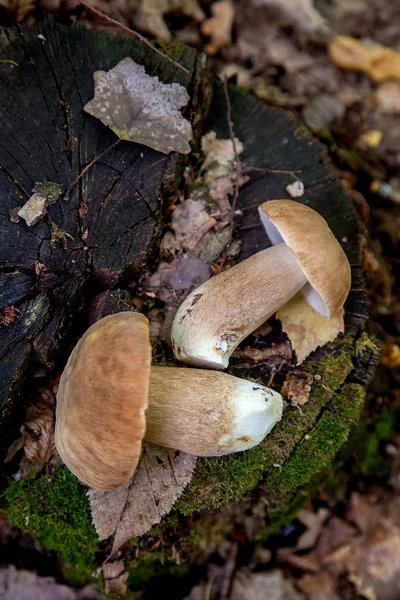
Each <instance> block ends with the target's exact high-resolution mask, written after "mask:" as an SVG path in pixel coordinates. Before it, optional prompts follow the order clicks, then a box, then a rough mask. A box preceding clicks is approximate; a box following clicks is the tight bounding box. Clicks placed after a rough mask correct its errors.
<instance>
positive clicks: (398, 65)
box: [328, 35, 400, 83]
mask: <svg viewBox="0 0 400 600" xmlns="http://www.w3.org/2000/svg"><path fill="white" fill-rule="evenodd" d="M328 50H329V55H330V58H331V60H332V61H333V62H334V64H335V65H336V66H337V67H340V68H342V69H347V70H350V71H362V72H364V73H366V75H368V77H369V78H370V79H372V81H375V82H376V83H381V82H383V81H388V80H390V79H400V53H399V52H396V51H395V50H392V49H391V48H387V47H386V46H382V45H380V44H370V43H363V42H362V41H360V40H356V39H354V38H352V37H348V36H344V35H338V36H335V37H334V38H332V40H331V41H330V43H329V46H328Z"/></svg>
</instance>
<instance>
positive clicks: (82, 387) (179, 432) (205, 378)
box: [55, 312, 283, 490]
mask: <svg viewBox="0 0 400 600" xmlns="http://www.w3.org/2000/svg"><path fill="white" fill-rule="evenodd" d="M150 362H151V346H150V341H149V330H148V321H147V319H146V318H145V317H144V316H143V315H141V314H139V313H131V312H123V313H118V314H116V315H111V316H109V317H105V318H104V319H101V320H100V321H98V322H97V323H95V324H94V325H92V326H91V327H90V328H89V329H88V330H87V331H86V333H85V334H84V335H83V337H82V338H81V339H80V340H79V342H78V344H77V345H76V346H75V348H74V350H73V352H72V354H71V356H70V358H69V360H68V363H67V365H66V367H65V370H64V372H63V374H62V376H61V380H60V385H59V390H58V394H57V410H56V429H55V442H56V447H57V450H58V452H59V454H60V456H61V458H62V459H63V461H64V462H65V464H66V465H67V466H68V468H69V469H70V470H71V471H72V472H73V473H74V474H75V475H76V476H77V477H78V478H79V479H80V480H81V481H82V482H83V483H85V484H87V485H89V486H91V487H94V488H97V489H102V490H109V489H113V488H115V487H119V486H121V485H122V484H123V483H125V481H127V480H128V479H129V478H130V477H131V476H132V474H133V473H134V471H135V469H136V466H137V463H138V460H139V457H140V453H141V446H142V440H143V439H145V440H146V441H148V442H152V443H153V444H159V445H161V446H167V447H171V448H175V449H177V450H182V451H183V452H186V453H188V454H195V455H198V456H218V455H222V454H230V453H232V452H240V451H242V450H247V449H249V448H252V447H253V446H255V445H256V444H259V443H260V442H261V441H262V440H263V439H264V437H265V436H266V435H267V434H268V433H269V432H270V431H271V429H272V428H273V426H274V425H275V423H276V422H277V421H279V420H280V419H281V416H282V406H283V402H282V397H281V395H280V394H278V393H277V392H274V391H272V390H270V389H268V388H266V387H264V386H262V385H259V384H257V383H253V382H250V381H245V380H243V379H239V378H237V377H233V376H231V375H228V374H226V373H218V372H215V371H205V370H200V369H187V368H186V369H185V368H182V369H178V368H173V367H151V369H150Z"/></svg>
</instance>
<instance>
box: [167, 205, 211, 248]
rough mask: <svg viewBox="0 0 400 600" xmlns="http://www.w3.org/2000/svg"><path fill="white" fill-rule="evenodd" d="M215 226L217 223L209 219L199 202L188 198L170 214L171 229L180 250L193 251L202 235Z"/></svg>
mask: <svg viewBox="0 0 400 600" xmlns="http://www.w3.org/2000/svg"><path fill="white" fill-rule="evenodd" d="M216 224H217V221H216V220H215V219H214V218H213V217H210V215H209V214H208V213H207V211H206V210H205V209H204V207H203V205H202V204H201V202H196V200H191V199H190V198H189V199H188V200H184V202H182V204H179V205H178V206H177V207H176V209H175V210H174V212H173V213H172V221H171V227H172V229H173V230H174V233H175V239H176V241H177V242H178V244H179V245H180V247H181V248H182V250H183V248H188V249H189V250H193V249H194V248H195V247H196V245H197V244H198V243H199V241H200V240H201V238H202V237H203V235H204V234H205V233H207V231H208V230H209V229H211V228H212V227H214V226H215V225H216Z"/></svg>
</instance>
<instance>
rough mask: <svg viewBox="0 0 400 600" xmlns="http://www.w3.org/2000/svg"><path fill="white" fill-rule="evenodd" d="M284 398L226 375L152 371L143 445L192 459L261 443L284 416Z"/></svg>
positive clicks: (153, 369) (168, 370)
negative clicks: (158, 446)
mask: <svg viewBox="0 0 400 600" xmlns="http://www.w3.org/2000/svg"><path fill="white" fill-rule="evenodd" d="M282 405H283V402H282V397H281V395H280V394H278V393H277V392H274V391H273V390H270V389H268V388H266V387H264V386H262V385H258V384H257V383H253V382H251V381H245V380H243V379H239V378H237V377H233V376H232V375H228V374H227V373H219V372H215V371H206V370H202V369H174V368H169V367H152V368H151V371H150V390H149V406H148V409H147V411H146V435H145V440H146V441H148V442H151V443H153V444H158V445H160V446H167V447H171V448H175V449H177V450H182V451H183V452H187V453H188V454H195V455H196V456H220V455H222V454H230V453H232V452H241V451H242V450H248V449H249V448H252V447H253V446H256V445H257V444H259V443H260V442H261V441H262V440H263V439H264V437H265V436H266V435H267V434H268V433H269V432H270V431H271V429H272V428H273V426H274V425H275V423H276V422H277V421H279V420H280V419H281V417H282Z"/></svg>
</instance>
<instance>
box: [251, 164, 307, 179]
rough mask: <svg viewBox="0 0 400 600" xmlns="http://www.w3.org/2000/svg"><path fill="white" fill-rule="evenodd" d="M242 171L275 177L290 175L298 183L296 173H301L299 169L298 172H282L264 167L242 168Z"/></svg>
mask: <svg viewBox="0 0 400 600" xmlns="http://www.w3.org/2000/svg"><path fill="white" fill-rule="evenodd" d="M244 171H245V172H246V171H257V172H259V173H272V174H277V175H290V176H291V177H294V179H296V180H297V181H300V179H299V178H298V177H297V175H296V173H301V169H299V170H298V171H283V170H282V169H267V168H264V167H247V166H244Z"/></svg>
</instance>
